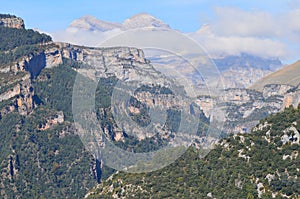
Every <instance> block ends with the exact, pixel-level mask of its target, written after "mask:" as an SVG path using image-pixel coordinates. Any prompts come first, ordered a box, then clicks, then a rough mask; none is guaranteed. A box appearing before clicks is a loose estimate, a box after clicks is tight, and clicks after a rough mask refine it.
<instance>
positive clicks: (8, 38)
mask: <svg viewBox="0 0 300 199" xmlns="http://www.w3.org/2000/svg"><path fill="white" fill-rule="evenodd" d="M49 41H52V38H51V37H50V36H49V35H46V34H41V33H39V32H37V31H34V30H25V29H16V28H6V27H0V65H3V64H7V63H10V62H12V61H15V60H17V59H19V58H21V57H23V56H26V55H29V54H32V53H35V52H38V51H39V50H42V49H41V46H40V45H41V44H43V43H46V42H49Z"/></svg>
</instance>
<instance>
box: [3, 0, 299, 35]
mask: <svg viewBox="0 0 300 199" xmlns="http://www.w3.org/2000/svg"><path fill="white" fill-rule="evenodd" d="M295 2H297V0H292V1H288V0H264V1H261V0H251V1H245V0H151V1H145V0H107V1H104V0H85V1H84V0H73V1H62V0H52V1H36V0H26V1H24V0H13V1H2V2H1V4H0V5H1V6H0V12H1V13H12V14H15V15H18V16H20V17H22V18H23V19H24V20H25V22H26V26H27V27H28V28H39V29H42V30H44V31H56V30H59V29H64V28H66V27H67V26H68V25H69V24H70V22H71V21H73V20H74V19H76V18H79V17H81V16H83V15H87V14H89V15H93V16H95V17H97V18H99V19H102V20H107V21H115V22H122V21H124V20H125V19H126V18H128V17H130V16H132V15H134V14H137V13H141V12H147V13H149V14H152V15H154V16H155V17H157V18H160V19H162V20H163V21H165V22H166V23H168V24H169V25H170V26H171V27H172V28H174V29H179V30H181V31H184V32H192V31H195V30H197V29H199V28H200V26H201V25H202V24H204V23H209V22H210V21H212V20H214V17H215V16H214V9H215V8H216V7H237V8H240V9H242V10H263V11H267V12H270V13H280V12H283V11H284V10H287V9H289V8H290V7H291V6H293V5H294V4H295Z"/></svg>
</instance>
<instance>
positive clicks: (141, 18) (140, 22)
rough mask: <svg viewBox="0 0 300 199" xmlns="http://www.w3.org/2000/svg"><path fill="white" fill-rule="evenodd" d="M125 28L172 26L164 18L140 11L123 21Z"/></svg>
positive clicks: (166, 27) (164, 27) (165, 27)
mask: <svg viewBox="0 0 300 199" xmlns="http://www.w3.org/2000/svg"><path fill="white" fill-rule="evenodd" d="M123 26H124V27H123V28H124V29H135V28H163V29H170V26H169V25H167V24H165V23H164V22H163V21H162V20H160V19H157V18H155V17H154V16H152V15H150V14H148V13H140V14H136V15H133V16H132V17H130V18H129V19H126V20H125V21H124V23H123Z"/></svg>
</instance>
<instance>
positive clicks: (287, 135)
mask: <svg viewBox="0 0 300 199" xmlns="http://www.w3.org/2000/svg"><path fill="white" fill-rule="evenodd" d="M299 108H300V107H299ZM299 108H298V109H293V108H292V107H290V108H288V109H286V110H285V111H283V112H282V113H278V114H275V115H272V116H269V117H268V118H266V119H264V120H261V122H260V124H259V125H257V126H256V127H255V128H254V129H253V131H252V134H237V135H234V136H230V137H228V138H225V139H223V140H221V141H220V142H219V143H218V144H217V145H216V146H215V149H213V150H212V151H211V152H210V153H209V154H208V155H207V156H206V157H205V158H204V159H200V158H199V152H200V151H197V150H195V149H193V148H190V150H188V151H187V152H186V153H185V154H184V155H183V156H182V157H181V158H180V159H178V160H177V161H176V162H174V163H173V164H172V165H170V166H168V167H165V168H164V169H162V170H159V171H155V172H152V173H144V174H128V173H123V172H119V173H116V174H114V175H113V176H111V177H110V178H109V179H107V180H105V181H103V183H101V184H100V185H98V186H97V187H96V188H95V189H93V190H92V191H91V192H90V193H88V194H87V195H86V198H294V199H297V198H298V197H299V196H300V192H299V191H300V180H299V175H300V168H299V161H300V156H299V152H300V146H299V140H300V134H299V130H300V125H299V124H300V119H299V118H300V109H299Z"/></svg>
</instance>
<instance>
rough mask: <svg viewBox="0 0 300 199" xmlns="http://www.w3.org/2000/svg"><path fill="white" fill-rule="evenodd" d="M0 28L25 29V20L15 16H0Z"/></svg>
mask: <svg viewBox="0 0 300 199" xmlns="http://www.w3.org/2000/svg"><path fill="white" fill-rule="evenodd" d="M0 27H7V28H18V29H25V25H24V21H23V19H21V18H20V17H14V16H0Z"/></svg>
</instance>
